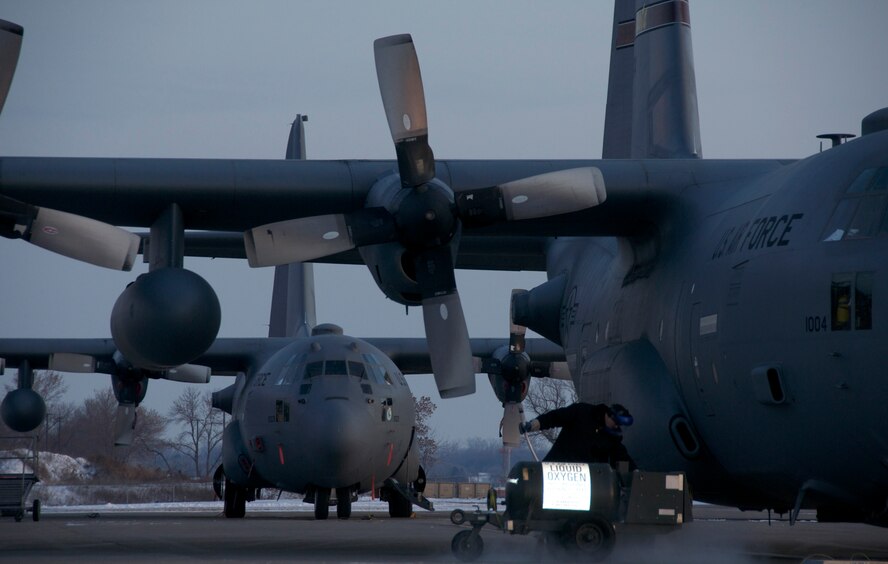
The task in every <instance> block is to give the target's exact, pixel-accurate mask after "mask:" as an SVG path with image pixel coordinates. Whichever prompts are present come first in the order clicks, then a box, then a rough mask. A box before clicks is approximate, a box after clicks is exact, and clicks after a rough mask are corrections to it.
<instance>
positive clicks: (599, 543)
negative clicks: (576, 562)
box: [570, 517, 616, 562]
mask: <svg viewBox="0 0 888 564" xmlns="http://www.w3.org/2000/svg"><path fill="white" fill-rule="evenodd" d="M570 538H571V540H572V541H573V546H571V547H570V548H572V549H574V550H576V551H578V552H580V553H582V554H583V556H584V558H588V559H590V560H592V561H593V562H594V561H599V560H604V559H605V558H607V556H608V555H609V554H610V552H611V550H613V548H614V542H615V541H616V534H615V532H614V526H613V524H611V523H610V522H609V521H607V520H605V519H602V518H600V517H592V518H591V519H586V520H584V521H580V522H579V523H577V524H576V525H574V526H573V527H572V528H571V536H570Z"/></svg>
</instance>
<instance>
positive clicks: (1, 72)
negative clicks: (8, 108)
mask: <svg viewBox="0 0 888 564" xmlns="http://www.w3.org/2000/svg"><path fill="white" fill-rule="evenodd" d="M22 34H24V29H23V28H22V26H20V25H16V24H14V23H12V22H8V21H5V20H0V111H3V104H4V103H6V95H7V94H8V93H9V87H10V85H12V77H13V75H15V67H16V65H17V64H18V58H19V52H20V51H21V49H22Z"/></svg>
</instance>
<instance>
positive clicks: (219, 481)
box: [213, 464, 225, 500]
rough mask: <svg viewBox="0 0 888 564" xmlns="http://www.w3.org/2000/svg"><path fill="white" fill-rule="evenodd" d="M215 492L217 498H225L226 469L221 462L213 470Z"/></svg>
mask: <svg viewBox="0 0 888 564" xmlns="http://www.w3.org/2000/svg"><path fill="white" fill-rule="evenodd" d="M213 493H214V494H216V499H222V500H224V499H225V469H224V468H223V467H222V465H221V464H220V465H219V467H218V468H216V471H215V472H213Z"/></svg>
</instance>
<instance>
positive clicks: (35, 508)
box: [31, 499, 40, 521]
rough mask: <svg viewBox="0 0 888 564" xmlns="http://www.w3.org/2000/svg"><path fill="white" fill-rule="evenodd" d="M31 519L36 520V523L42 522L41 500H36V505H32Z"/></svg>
mask: <svg viewBox="0 0 888 564" xmlns="http://www.w3.org/2000/svg"><path fill="white" fill-rule="evenodd" d="M31 518H32V519H34V521H39V520H40V500H39V499H35V500H34V503H33V504H31Z"/></svg>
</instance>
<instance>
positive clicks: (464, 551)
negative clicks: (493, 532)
mask: <svg viewBox="0 0 888 564" xmlns="http://www.w3.org/2000/svg"><path fill="white" fill-rule="evenodd" d="M472 532H473V531H460V532H458V533H456V535H454V537H453V540H452V541H450V551H451V552H452V553H453V555H454V556H456V557H457V558H458V559H459V560H462V561H463V562H472V561H473V560H477V559H478V557H479V556H481V553H482V552H484V539H482V538H481V536H480V535H475V536H474V538H472Z"/></svg>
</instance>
